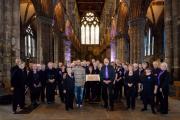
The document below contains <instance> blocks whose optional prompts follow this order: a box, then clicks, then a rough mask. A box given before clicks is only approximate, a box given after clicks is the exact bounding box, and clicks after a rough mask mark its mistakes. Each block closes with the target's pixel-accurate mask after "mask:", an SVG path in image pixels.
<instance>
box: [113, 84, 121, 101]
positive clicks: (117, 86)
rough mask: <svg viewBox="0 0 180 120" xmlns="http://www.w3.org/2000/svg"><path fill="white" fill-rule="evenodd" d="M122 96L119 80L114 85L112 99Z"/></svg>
mask: <svg viewBox="0 0 180 120" xmlns="http://www.w3.org/2000/svg"><path fill="white" fill-rule="evenodd" d="M121 98H122V83H121V81H119V82H116V83H115V86H114V100H119V99H121Z"/></svg>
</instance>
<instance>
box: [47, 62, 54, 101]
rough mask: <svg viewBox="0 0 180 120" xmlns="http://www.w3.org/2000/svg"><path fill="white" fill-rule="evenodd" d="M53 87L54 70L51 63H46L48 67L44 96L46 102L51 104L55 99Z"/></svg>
mask: <svg viewBox="0 0 180 120" xmlns="http://www.w3.org/2000/svg"><path fill="white" fill-rule="evenodd" d="M55 89H56V72H55V70H54V69H53V63H52V62H49V63H48V69H47V70H46V98H47V103H48V104H51V103H54V101H55Z"/></svg>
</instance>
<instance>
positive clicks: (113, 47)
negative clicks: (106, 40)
mask: <svg viewBox="0 0 180 120" xmlns="http://www.w3.org/2000/svg"><path fill="white" fill-rule="evenodd" d="M116 46H117V45H116V40H115V39H113V40H112V41H111V43H110V47H111V61H115V59H116Z"/></svg>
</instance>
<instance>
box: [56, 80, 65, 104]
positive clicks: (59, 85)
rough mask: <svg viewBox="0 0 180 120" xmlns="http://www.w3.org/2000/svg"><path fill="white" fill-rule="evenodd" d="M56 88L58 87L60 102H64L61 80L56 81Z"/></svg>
mask: <svg viewBox="0 0 180 120" xmlns="http://www.w3.org/2000/svg"><path fill="white" fill-rule="evenodd" d="M58 89H59V97H60V99H61V102H63V103H64V99H65V98H64V97H65V96H64V93H63V85H62V83H61V82H59V83H58Z"/></svg>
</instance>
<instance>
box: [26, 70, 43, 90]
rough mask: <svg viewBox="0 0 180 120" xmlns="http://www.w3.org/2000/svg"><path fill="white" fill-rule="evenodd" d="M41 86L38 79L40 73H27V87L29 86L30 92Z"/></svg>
mask: <svg viewBox="0 0 180 120" xmlns="http://www.w3.org/2000/svg"><path fill="white" fill-rule="evenodd" d="M41 85H42V83H41V79H40V72H37V73H33V71H31V72H30V73H29V86H30V89H31V90H32V89H36V88H40V87H41ZM37 86H38V87H37Z"/></svg>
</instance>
